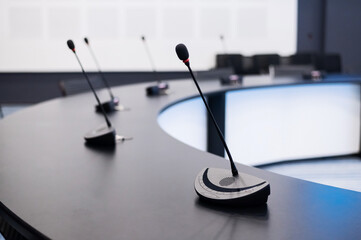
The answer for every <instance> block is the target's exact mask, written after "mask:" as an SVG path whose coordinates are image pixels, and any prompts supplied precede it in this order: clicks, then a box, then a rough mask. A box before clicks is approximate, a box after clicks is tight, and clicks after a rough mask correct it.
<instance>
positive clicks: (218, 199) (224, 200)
mask: <svg viewBox="0 0 361 240" xmlns="http://www.w3.org/2000/svg"><path fill="white" fill-rule="evenodd" d="M194 188H195V191H196V192H197V194H198V196H199V197H200V199H201V200H204V201H207V202H212V203H215V204H224V205H230V206H235V207H236V206H239V207H241V206H253V205H261V204H265V203H266V202H267V200H268V196H269V195H270V193H271V190H270V185H269V183H268V182H267V181H265V180H263V179H260V178H257V177H255V176H252V175H248V174H245V173H241V172H240V173H239V175H238V176H235V177H234V176H233V175H232V173H231V171H230V170H228V169H222V168H205V169H203V170H202V171H201V172H200V173H199V174H198V175H197V177H196V180H195V183H194Z"/></svg>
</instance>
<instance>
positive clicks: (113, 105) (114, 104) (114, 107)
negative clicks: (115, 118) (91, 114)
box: [95, 98, 126, 113]
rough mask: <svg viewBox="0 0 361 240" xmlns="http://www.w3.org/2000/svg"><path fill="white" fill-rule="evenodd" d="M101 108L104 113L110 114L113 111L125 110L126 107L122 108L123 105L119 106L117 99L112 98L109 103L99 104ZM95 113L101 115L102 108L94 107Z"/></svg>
mask: <svg viewBox="0 0 361 240" xmlns="http://www.w3.org/2000/svg"><path fill="white" fill-rule="evenodd" d="M101 106H103V109H104V111H105V112H106V113H112V112H115V111H124V110H126V107H124V106H123V105H119V99H118V98H113V99H112V100H110V101H107V102H103V103H102V104H101ZM95 111H96V112H98V113H102V108H101V107H100V105H99V104H98V105H95Z"/></svg>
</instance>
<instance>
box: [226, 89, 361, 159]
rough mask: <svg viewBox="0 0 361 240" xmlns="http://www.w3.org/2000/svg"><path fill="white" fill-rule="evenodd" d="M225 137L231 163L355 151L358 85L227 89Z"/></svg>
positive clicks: (358, 142)
mask: <svg viewBox="0 0 361 240" xmlns="http://www.w3.org/2000/svg"><path fill="white" fill-rule="evenodd" d="M225 135H226V140H227V142H228V144H229V148H230V149H231V151H232V155H233V158H234V160H235V161H237V162H240V163H244V164H248V165H257V164H263V163H268V162H273V161H281V160H292V159H302V158H313V157H323V156H332V155H342V154H350V153H357V152H358V151H359V146H360V87H359V85H356V84H346V83H345V84H322V85H307V86H292V87H291V86H289V87H276V88H268V89H255V90H244V91H234V92H229V93H227V95H226V134H225Z"/></svg>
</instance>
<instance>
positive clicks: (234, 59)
mask: <svg viewBox="0 0 361 240" xmlns="http://www.w3.org/2000/svg"><path fill="white" fill-rule="evenodd" d="M229 67H231V68H233V71H234V73H235V74H244V69H243V56H242V55H241V54H217V55H216V68H229Z"/></svg>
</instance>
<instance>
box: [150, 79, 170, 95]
mask: <svg viewBox="0 0 361 240" xmlns="http://www.w3.org/2000/svg"><path fill="white" fill-rule="evenodd" d="M168 89H169V85H168V83H165V82H160V83H158V84H157V85H154V86H149V87H147V88H146V89H145V91H146V93H147V96H159V95H166V94H167V90H168Z"/></svg>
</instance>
